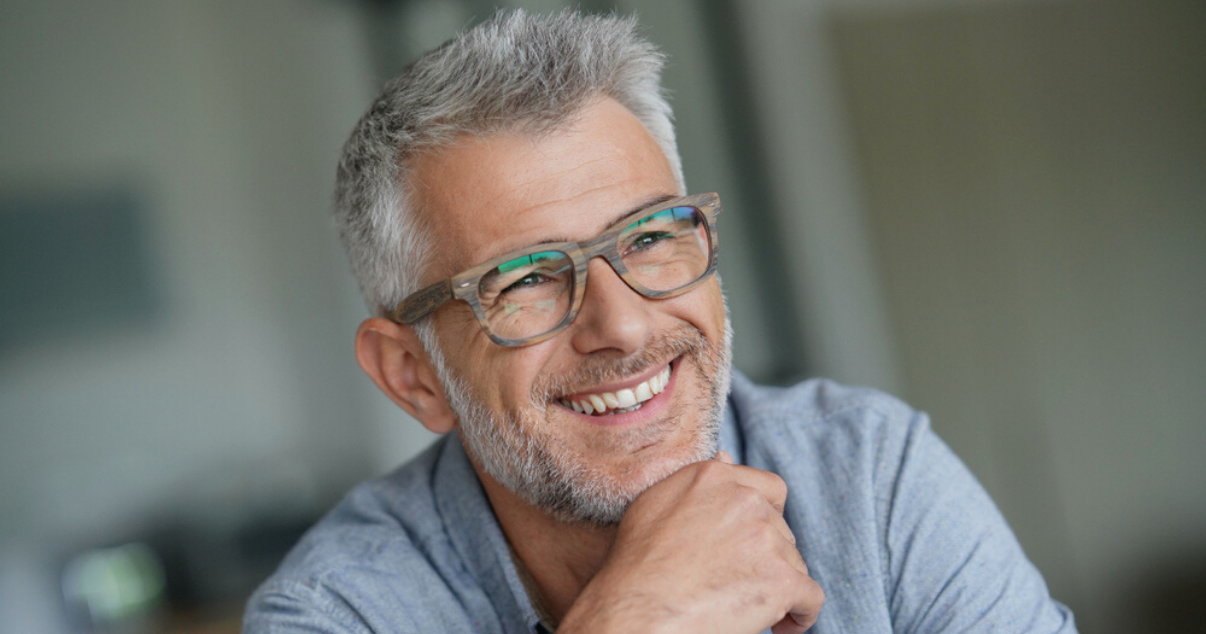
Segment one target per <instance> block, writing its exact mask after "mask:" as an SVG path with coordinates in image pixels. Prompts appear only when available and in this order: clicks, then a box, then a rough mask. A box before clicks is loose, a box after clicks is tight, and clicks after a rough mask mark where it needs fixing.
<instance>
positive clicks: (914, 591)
mask: <svg viewBox="0 0 1206 634" xmlns="http://www.w3.org/2000/svg"><path fill="white" fill-rule="evenodd" d="M894 487H895V490H894V492H893V495H892V506H891V509H890V511H889V516H888V517H889V524H888V530H887V544H886V547H887V551H888V566H889V571H890V575H891V580H892V584H891V586H890V589H889V592H890V596H889V603H890V608H891V613H892V621H893V630H894V631H895V632H897V633H898V634H903V633H916V634H922V633H924V634H940V633H941V634H955V633H958V632H976V633H992V632H1002V633H1005V632H1009V633H1011V634H1012V633H1017V632H1028V633H1029V632H1033V633H1044V634H1047V633H1059V634H1075V632H1076V625H1075V623H1074V621H1073V618H1072V613H1071V611H1070V610H1068V608H1066V607H1065V606H1063V605H1061V604H1060V603H1058V602H1056V601H1054V600H1053V599H1052V598H1051V597H1050V595H1049V594H1048V591H1047V585H1046V583H1044V581H1043V578H1042V575H1041V574H1039V571H1038V570H1037V569H1036V568H1035V567H1034V565H1033V564H1031V563H1030V561H1029V560H1028V559H1026V555H1025V554H1024V553H1023V552H1022V548H1021V546H1020V545H1019V544H1018V541H1017V539H1016V538H1015V537H1014V535H1013V532H1012V531H1011V530H1010V529H1009V526H1008V525H1007V524H1006V522H1005V518H1004V517H1002V516H1001V513H1000V511H998V510H997V508H996V506H995V505H994V504H993V502H992V500H991V499H989V497H988V494H987V493H986V492H985V491H984V489H983V488H982V487H981V486H980V484H979V483H978V482H977V481H976V479H975V478H974V477H973V476H972V474H971V473H970V472H969V471H968V470H967V467H965V466H964V465H963V463H961V462H960V461H959V459H958V458H956V457H955V455H954V454H953V453H952V452H951V450H950V449H949V448H948V447H947V446H946V445H945V444H944V443H943V442H942V441H941V440H940V439H939V438H938V437H937V435H935V434H934V433H933V431H932V430H931V429H930V425H929V419H928V418H927V417H926V416H925V415H924V414H917V415H916V416H914V419H913V421H912V422H911V424H910V431H909V436H908V439H907V440H906V443H905V445H904V451H903V455H902V457H901V462H900V467H899V473H898V474H897V478H896V480H895V483H894Z"/></svg>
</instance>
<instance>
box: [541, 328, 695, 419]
mask: <svg viewBox="0 0 1206 634" xmlns="http://www.w3.org/2000/svg"><path fill="white" fill-rule="evenodd" d="M710 347H711V344H709V343H708V340H707V338H706V337H704V335H703V333H702V332H700V331H699V329H698V328H694V327H691V326H681V327H679V328H677V329H675V330H673V331H671V332H669V333H666V334H663V335H660V336H658V337H656V338H655V339H653V340H652V341H650V342H649V343H647V344H646V345H645V346H644V347H643V348H641V350H640V351H639V352H637V353H636V354H633V355H630V356H627V357H623V358H616V357H613V356H610V355H602V354H599V355H590V356H588V357H586V358H585V359H583V360H582V363H580V364H579V365H578V367H576V368H574V369H573V371H572V372H571V373H568V374H561V375H557V376H542V377H540V378H538V379H537V380H536V382H535V384H534V385H533V386H532V402H534V403H544V402H547V401H551V400H553V399H555V398H558V397H560V396H562V395H564V394H573V393H575V392H583V391H586V390H588V389H590V388H592V387H594V386H597V385H600V384H603V383H613V382H618V381H621V380H624V379H626V378H629V377H631V376H633V375H635V374H640V373H642V372H645V371H646V370H648V369H650V368H652V367H653V366H654V365H660V364H664V363H667V362H669V361H670V360H672V359H677V358H678V357H680V356H684V355H687V356H692V355H700V354H703V353H705V352H707V350H708V349H709V348H710Z"/></svg>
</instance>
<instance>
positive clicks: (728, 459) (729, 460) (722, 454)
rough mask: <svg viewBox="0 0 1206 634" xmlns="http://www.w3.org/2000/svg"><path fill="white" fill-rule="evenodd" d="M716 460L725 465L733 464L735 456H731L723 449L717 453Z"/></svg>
mask: <svg viewBox="0 0 1206 634" xmlns="http://www.w3.org/2000/svg"><path fill="white" fill-rule="evenodd" d="M716 459H717V460H719V461H720V462H723V463H725V464H733V456H730V455H729V452H727V451H725V450H723V449H721V450H720V451H717V452H716Z"/></svg>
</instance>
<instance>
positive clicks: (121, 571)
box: [63, 543, 166, 627]
mask: <svg viewBox="0 0 1206 634" xmlns="http://www.w3.org/2000/svg"><path fill="white" fill-rule="evenodd" d="M165 587H166V586H165V583H164V572H163V565H162V563H160V561H159V557H157V556H156V555H155V552H154V551H152V550H151V549H150V548H149V547H148V546H147V545H145V544H141V543H130V544H124V545H122V546H117V547H114V548H103V549H97V550H90V551H87V552H84V553H81V554H79V555H77V556H76V557H74V558H73V559H72V560H71V561H70V562H68V563H67V566H66V568H65V569H64V570H63V597H64V599H65V600H66V601H67V603H68V605H71V606H80V607H82V608H84V609H85V610H86V611H87V614H88V619H89V620H90V621H91V625H92V626H95V627H106V626H111V625H115V624H118V623H121V622H123V621H127V620H131V619H135V618H139V617H142V616H146V615H148V614H150V613H152V612H153V611H154V610H155V609H156V608H158V607H159V606H160V604H162V603H163V600H164V590H165Z"/></svg>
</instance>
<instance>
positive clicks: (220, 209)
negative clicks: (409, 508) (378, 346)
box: [0, 0, 1206, 634]
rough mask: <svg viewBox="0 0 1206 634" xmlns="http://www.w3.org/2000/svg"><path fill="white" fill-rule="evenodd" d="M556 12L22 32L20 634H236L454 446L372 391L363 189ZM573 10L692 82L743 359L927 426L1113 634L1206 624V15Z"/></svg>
mask: <svg viewBox="0 0 1206 634" xmlns="http://www.w3.org/2000/svg"><path fill="white" fill-rule="evenodd" d="M563 4H564V3H562V2H558V1H557V0H540V1H537V0H531V1H516V2H511V3H505V4H503V5H496V4H495V3H493V2H486V1H479V0H462V1H459V2H458V1H455V0H439V1H437V0H359V1H357V0H257V1H254V2H247V1H245V0H208V1H205V2H200V1H187V0H108V1H106V2H103V3H100V2H81V1H78V0H75V1H73V0H0V60H2V61H3V63H2V64H0V632H3V633H6V634H7V633H10V632H11V633H13V634H26V633H48V634H73V633H77V632H123V633H126V632H128V633H142V632H173V633H176V632H207V633H213V634H218V633H226V632H235V631H237V630H238V615H239V611H240V610H241V604H242V602H243V600H244V599H245V598H246V596H247V594H248V593H249V592H250V590H251V589H252V588H253V587H254V586H255V584H256V583H258V582H259V581H260V580H261V579H262V578H264V577H265V576H266V575H267V574H268V573H269V572H270V571H271V570H272V569H273V567H274V566H275V564H276V563H277V561H278V560H279V558H280V557H281V556H282V555H283V553H284V552H285V551H286V550H287V549H288V547H289V546H290V545H291V544H292V543H293V541H294V540H295V539H296V538H297V536H298V535H299V534H300V532H301V531H303V530H304V529H305V527H306V526H307V525H308V524H309V523H311V522H313V521H314V520H315V519H316V518H317V517H318V516H319V515H320V514H321V513H322V512H324V511H325V509H327V508H328V507H329V506H330V505H331V504H333V503H334V502H335V501H336V500H337V499H338V498H339V497H340V495H341V494H342V493H343V492H344V491H345V490H346V489H347V488H349V487H350V486H352V485H353V484H354V483H356V482H357V481H359V480H362V479H364V478H366V477H370V476H373V475H376V474H380V473H383V472H385V471H387V470H389V469H391V468H393V467H394V466H396V465H398V464H399V463H401V462H402V461H404V460H405V459H407V458H408V457H410V456H412V455H413V454H415V453H416V452H417V451H419V450H420V449H421V448H422V447H424V446H425V445H426V444H427V443H429V442H430V441H431V440H432V436H431V435H430V434H428V433H426V432H424V431H422V429H421V428H420V427H419V425H418V424H417V423H415V422H414V421H412V420H410V419H408V418H407V417H406V415H405V414H403V413H402V412H401V411H399V410H398V409H397V408H395V407H394V406H393V405H392V404H390V403H389V402H388V401H387V400H386V399H385V397H383V396H381V395H379V394H378V393H377V392H376V390H375V388H374V387H373V386H372V385H371V383H370V382H369V381H368V379H366V378H365V377H363V376H362V375H361V373H360V371H359V369H358V368H357V367H356V364H355V361H354V359H353V355H352V335H353V332H354V329H355V327H356V325H357V323H358V322H359V321H360V319H362V318H363V317H364V315H365V309H364V308H363V305H362V303H361V301H360V298H359V296H358V291H357V289H356V286H355V283H354V281H353V280H352V278H351V276H350V274H349V273H348V268H347V266H346V264H345V262H344V259H343V254H342V250H341V248H340V246H339V245H338V242H337V238H336V235H335V232H334V230H333V226H332V221H331V220H330V219H329V214H328V205H329V200H330V197H331V189H332V179H333V172H334V165H335V161H336V157H337V155H338V152H339V148H340V146H341V144H342V142H343V140H344V138H345V137H346V135H347V134H348V133H349V132H350V130H351V127H352V125H353V124H354V122H355V121H356V119H357V118H358V117H359V116H360V114H361V113H362V112H363V110H364V109H365V108H366V107H367V105H368V103H369V101H370V99H371V98H372V96H373V95H375V94H376V92H377V91H378V89H379V88H380V86H381V85H382V83H383V82H384V81H385V80H386V79H387V78H389V77H390V76H392V75H393V74H395V73H396V72H398V71H399V70H400V69H401V67H402V66H403V65H404V64H405V63H406V62H407V61H408V60H409V59H412V58H413V56H414V55H415V54H416V53H417V52H419V51H422V50H425V49H427V48H430V47H432V46H435V45H437V44H438V43H440V42H441V41H442V40H444V39H446V38H447V37H449V36H451V35H452V34H453V33H454V32H455V31H456V30H458V29H460V28H463V27H465V26H468V25H471V24H473V23H475V22H477V21H479V20H481V19H482V18H483V17H485V16H487V15H489V13H490V12H491V10H492V8H493V7H494V6H523V7H527V8H529V9H534V10H541V11H549V10H555V9H557V8H559V7H561V6H563ZM579 6H581V7H582V8H583V9H585V10H589V11H608V10H611V9H613V8H618V9H619V10H621V11H625V12H630V11H636V12H638V13H639V15H640V16H641V20H642V22H643V23H644V24H645V25H646V27H647V34H648V36H649V37H650V38H651V39H652V40H654V41H655V42H657V43H659V44H660V45H661V46H662V47H663V48H664V49H665V50H666V52H667V53H668V54H669V56H670V63H669V66H668V68H667V71H666V77H665V80H666V84H667V85H668V86H669V88H670V89H671V91H672V93H673V94H672V98H673V103H674V105H675V108H676V114H677V122H678V126H679V138H680V147H681V150H682V153H683V157H684V163H685V166H686V171H687V181H688V183H689V186H690V188H691V190H692V191H711V190H715V191H719V192H721V193H722V195H723V197H724V200H725V207H726V214H725V215H724V217H723V219H722V226H723V230H724V232H725V253H724V259H723V263H722V264H721V270H722V273H723V277H724V282H725V288H726V291H727V293H728V297H729V302H730V307H731V310H732V314H733V321H734V326H735V330H736V337H735V362H736V365H737V366H738V367H739V368H741V369H742V370H744V371H745V372H746V373H747V374H749V375H750V376H752V377H754V378H755V379H757V380H760V381H764V382H769V383H780V384H782V383H790V382H792V381H795V380H798V379H801V378H805V377H809V376H829V377H833V378H836V379H838V380H841V381H845V382H849V383H857V384H865V385H872V386H875V387H879V388H882V389H885V390H888V391H890V392H892V393H895V394H898V395H900V396H902V397H904V398H905V399H907V400H908V401H909V402H910V403H912V404H913V405H915V406H916V407H918V408H920V409H924V410H926V411H928V412H929V413H930V414H931V416H932V418H933V424H934V427H935V429H937V431H938V432H939V434H941V435H942V436H943V438H945V439H946V441H947V442H948V443H949V444H950V445H951V446H952V447H953V448H954V450H955V451H956V452H957V453H958V454H959V455H960V456H961V457H962V458H963V459H964V460H965V462H967V464H968V465H969V467H970V468H971V470H972V471H973V472H974V473H975V474H976V476H977V477H978V478H979V479H980V480H981V482H983V484H984V485H985V487H986V488H987V489H988V490H989V492H990V493H991V494H992V495H993V497H994V499H995V500H996V502H997V503H998V505H999V506H1000V507H1001V508H1002V510H1003V512H1004V514H1005V516H1006V517H1007V518H1008V519H1009V521H1010V523H1011V525H1012V526H1013V528H1014V530H1015V531H1016V532H1017V534H1018V537H1019V539H1020V540H1021V542H1022V544H1023V546H1024V547H1025V549H1026V551H1027V554H1028V555H1029V556H1030V557H1031V559H1032V560H1033V561H1034V562H1035V563H1036V565H1037V566H1038V567H1039V568H1040V569H1041V570H1042V571H1043V573H1044V574H1045V576H1046V578H1047V580H1048V584H1049V586H1050V588H1051V590H1052V593H1053V594H1054V596H1056V597H1057V598H1058V599H1060V600H1062V601H1063V602H1065V603H1067V604H1068V605H1070V606H1071V607H1072V608H1073V609H1074V610H1075V611H1076V614H1077V619H1078V621H1079V622H1080V624H1081V628H1082V631H1084V632H1086V633H1088V632H1101V633H1106V634H1109V633H1116V632H1161V633H1174V632H1202V631H1206V466H1204V465H1206V460H1203V459H1202V457H1201V456H1200V454H1201V453H1202V451H1203V449H1204V448H1206V424H1204V421H1203V416H1204V414H1203V412H1206V3H1202V2H1200V0H1184V1H1173V0H1130V1H1126V2H1123V1H1089V0H1080V1H1061V0H716V1H708V0H649V1H641V0H621V1H616V2H610V1H605V0H596V1H589V2H581V3H579ZM784 289H786V290H784Z"/></svg>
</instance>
